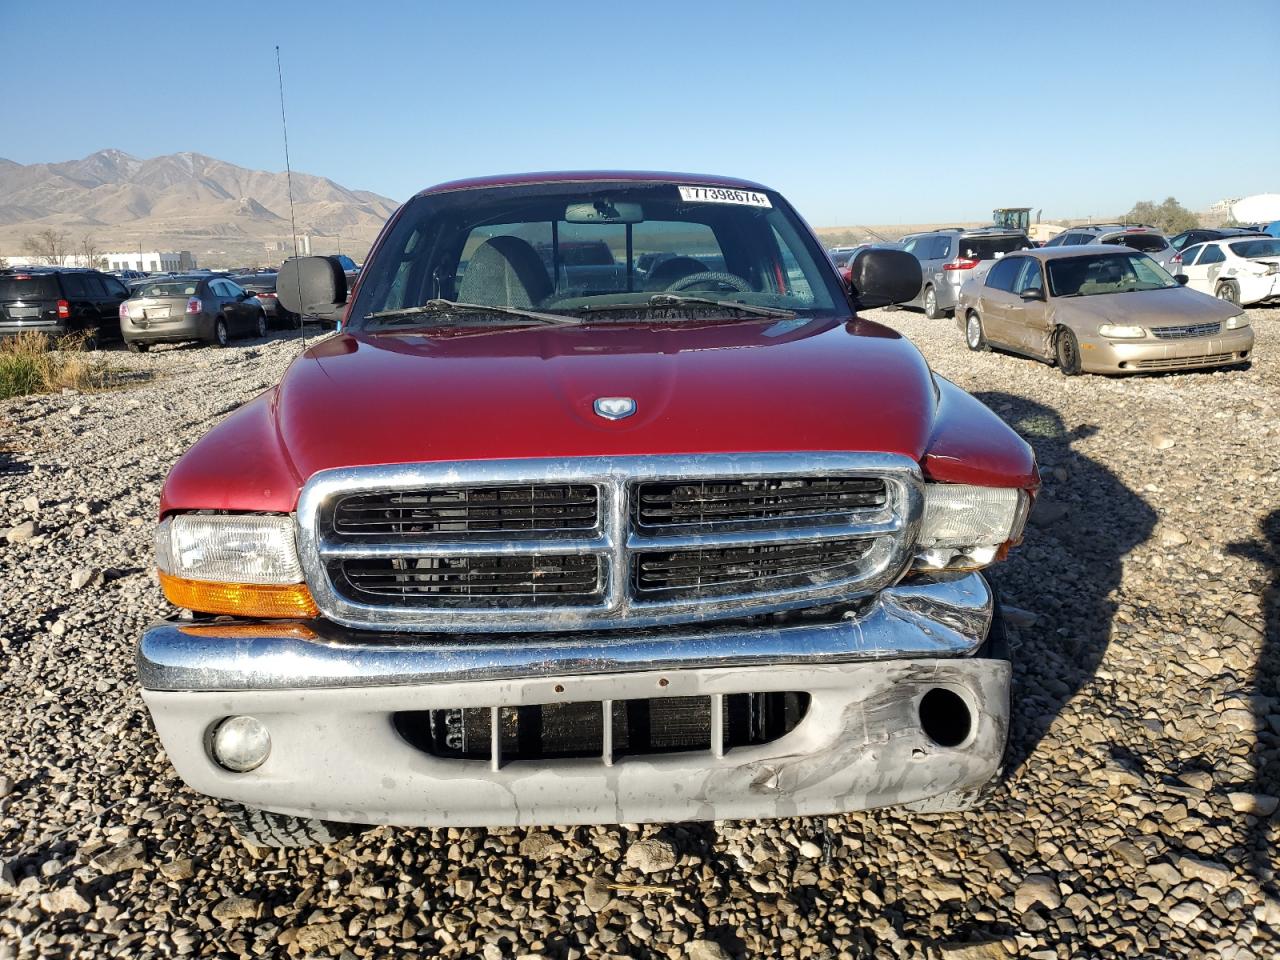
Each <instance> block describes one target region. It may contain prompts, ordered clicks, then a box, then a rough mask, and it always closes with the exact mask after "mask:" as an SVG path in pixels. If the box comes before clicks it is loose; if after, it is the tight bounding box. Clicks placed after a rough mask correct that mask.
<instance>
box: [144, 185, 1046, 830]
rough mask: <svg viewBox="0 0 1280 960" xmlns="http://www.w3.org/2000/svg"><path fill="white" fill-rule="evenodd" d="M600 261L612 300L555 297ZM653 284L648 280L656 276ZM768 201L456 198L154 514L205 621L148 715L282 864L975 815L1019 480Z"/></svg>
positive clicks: (395, 221) (727, 192)
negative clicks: (896, 812) (855, 817)
mask: <svg viewBox="0 0 1280 960" xmlns="http://www.w3.org/2000/svg"><path fill="white" fill-rule="evenodd" d="M584 244H591V245H592V248H593V249H598V250H604V249H606V248H607V250H608V251H609V252H610V255H611V256H612V257H613V258H614V267H613V268H610V269H592V270H590V271H581V270H574V269H569V270H565V269H561V263H562V258H563V257H564V256H565V255H566V254H567V253H571V252H572V251H574V250H581V249H583V248H584V247H583V245H584ZM642 265H643V268H641V267H642ZM850 279H851V284H850V285H845V284H843V283H842V282H841V280H840V278H839V277H838V276H837V274H836V271H835V269H834V267H833V266H832V265H831V263H830V261H829V260H828V259H827V257H826V255H825V254H824V252H823V250H822V247H821V246H820V245H819V243H818V241H817V239H816V238H815V236H814V235H813V233H812V231H811V230H810V229H809V228H808V227H807V226H806V225H805V224H804V222H803V221H802V220H801V218H800V217H799V216H798V215H797V214H796V212H795V211H794V210H793V209H792V208H791V206H790V205H788V204H787V202H786V201H785V200H784V199H783V198H782V197H781V196H779V195H778V194H777V193H775V192H774V191H772V190H770V189H768V188H766V187H763V186H760V185H759V184H755V183H749V182H746V181H740V180H732V179H726V178H720V177H705V176H689V175H683V174H653V173H618V172H610V173H561V174H540V175H523V176H512V177H499V178H490V179H484V180H472V181H463V182H455V183H448V184H444V185H442V186H438V187H434V188H432V189H429V190H426V191H424V192H422V193H420V194H419V195H417V196H416V197H414V198H413V199H412V200H410V201H409V202H408V203H406V204H405V205H404V206H403V207H402V208H401V209H400V210H399V211H398V212H397V213H396V214H395V215H394V216H393V217H392V219H391V220H390V221H389V222H388V224H387V225H386V227H385V228H384V230H383V232H382V234H381V236H380V237H379V239H378V241H377V243H376V244H375V246H374V249H373V251H372V253H371V254H370V257H369V259H368V261H367V263H366V265H365V267H364V269H363V271H362V273H361V275H360V279H359V282H358V284H357V285H356V288H355V290H354V291H353V293H352V294H351V295H350V296H349V295H348V292H347V289H346V282H345V281H346V278H345V277H344V274H343V271H342V270H341V267H340V265H338V264H337V263H335V262H334V261H333V260H331V259H326V258H319V257H313V258H305V259H301V260H293V261H290V262H289V263H287V264H286V265H285V267H284V269H283V270H281V272H280V276H279V278H278V292H279V297H280V299H281V301H282V302H284V304H285V306H286V307H287V309H289V310H291V311H294V312H297V313H302V314H304V315H308V316H312V317H319V318H321V319H323V320H329V321H333V322H336V323H338V325H339V327H340V331H339V333H338V334H337V335H335V336H332V337H330V338H328V339H326V340H323V341H321V342H320V343H318V344H316V345H315V346H313V347H312V348H311V349H309V350H307V351H306V352H305V353H303V354H302V355H301V356H300V357H299V358H298V359H297V360H296V361H294V363H293V364H292V366H290V368H289V370H288V371H287V372H286V374H285V376H284V378H283V379H282V380H281V382H280V383H279V384H278V385H277V386H276V387H274V388H272V389H271V390H269V391H267V392H266V393H264V394H262V395H261V396H259V397H258V398H257V399H255V400H252V401H250V402H249V403H247V404H246V405H245V406H243V407H242V408H241V409H239V410H238V411H236V412H235V413H233V414H232V415H231V416H229V417H228V418H227V419H226V420H224V421H223V422H222V423H220V424H219V425H218V426H216V427H215V428H214V429H212V430H211V431H210V432H209V433H208V434H207V435H206V436H205V437H204V438H203V439H201V440H200V441H199V442H198V443H196V444H195V446H193V447H192V448H191V449H190V450H189V451H187V453H186V454H185V455H184V456H183V457H182V458H181V460H179V462H178V463H177V465H176V466H175V467H174V468H173V470H172V472H171V473H170V474H169V477H168V479H167V481H166V483H165V485H164V491H163V495H162V498H161V504H160V524H159V527H158V530H157V541H156V554H157V564H158V567H159V577H160V583H161V586H162V588H163V590H164V593H165V595H166V596H167V597H168V599H169V600H170V601H171V602H172V603H173V604H174V605H175V606H177V607H181V608H185V609H186V610H187V611H190V613H186V614H184V615H182V616H180V617H175V618H173V619H171V620H168V621H165V622H162V623H159V624H156V625H155V626H153V627H152V628H150V629H149V630H147V631H146V633H145V635H144V636H143V638H142V640H141V642H140V645H139V650H138V665H139V672H140V680H141V685H142V688H143V696H144V698H145V700H146V703H147V705H148V707H149V708H150V711H151V714H152V717H153V719H154V721H155V725H156V729H157V731H158V733H159V735H160V738H161V741H162V742H163V744H164V746H165V749H166V750H167V752H168V754H169V757H170V759H171V760H172V762H173V764H174V766H175V767H176V768H177V770H178V772H179V773H180V774H181V775H182V777H183V778H184V779H185V780H186V782H187V783H188V784H190V785H191V786H192V787H193V788H194V789H196V790H198V791H200V792H202V793H205V794H209V795H212V796H215V797H219V798H222V799H224V800H225V801H227V807H228V810H229V811H230V815H231V817H232V824H233V826H234V827H235V829H236V830H237V831H238V832H239V833H240V834H241V835H242V836H243V837H244V838H246V839H247V840H249V841H250V842H252V843H254V844H257V845H284V846H290V845H306V844H314V843H323V842H326V841H328V840H330V839H332V838H334V837H335V836H337V835H338V834H340V833H342V832H345V831H349V830H351V829H356V828H357V827H358V826H359V825H366V824H400V825H408V826H412V825H503V824H549V823H559V824H564V823H598V822H634V821H669V820H679V819H720V818H736V817H774V816H792V815H806V814H829V813H832V812H839V811H847V810H853V809H861V808H868V807H876V806H882V805H886V804H904V805H909V806H912V807H914V808H916V809H922V810H943V809H957V808H964V807H967V806H969V805H971V804H973V803H975V802H976V801H977V800H978V798H979V797H980V796H981V795H982V792H983V790H984V788H985V787H986V786H987V785H989V784H990V783H991V782H993V780H994V779H995V778H996V777H997V775H998V772H999V770H1000V766H1001V757H1002V754H1003V751H1004V746H1005V741H1006V737H1007V730H1008V721H1009V678H1010V665H1009V662H1008V659H1007V653H1006V650H1005V647H1004V645H1003V640H1002V633H1001V630H1000V624H999V611H998V605H997V604H996V602H995V599H994V597H993V594H992V591H991V589H990V588H989V586H988V584H987V582H986V580H985V579H984V577H983V576H982V574H981V573H980V572H978V571H979V570H980V569H981V568H982V567H985V566H987V565H988V564H991V563H992V562H995V561H997V560H999V559H1001V558H1002V557H1003V556H1004V554H1005V552H1006V551H1007V550H1008V549H1009V547H1010V546H1011V545H1013V544H1015V543H1016V542H1017V541H1018V539H1019V538H1020V535H1021V530H1022V526H1023V522H1024V520H1025V517H1026V515H1027V511H1028V509H1029V507H1030V502H1031V498H1032V496H1033V495H1034V493H1035V490H1036V488H1037V485H1038V475H1037V471H1036V465H1035V461H1034V458H1033V455H1032V453H1031V450H1030V448H1029V447H1028V446H1027V445H1026V444H1025V443H1024V442H1023V441H1022V440H1021V439H1020V438H1019V437H1018V436H1017V435H1016V434H1015V433H1014V432H1013V431H1012V430H1010V429H1009V428H1008V427H1007V426H1006V425H1005V424H1004V423H1003V422H1002V421H1001V420H1000V419H999V418H997V417H996V416H995V415H994V414H993V413H991V411H989V410H988V409H987V408H986V407H984V406H983V405H982V404H981V403H979V402H978V401H976V400H975V399H973V398H972V397H970V396H969V395H968V394H966V393H965V392H963V391H962V390H960V389H958V388H957V387H955V386H954V385H952V384H951V383H949V382H947V381H946V380H944V379H942V378H941V377H938V376H936V375H934V374H933V373H931V371H930V370H929V367H928V365H927V364H926V363H925V361H924V359H923V358H922V357H921V355H920V354H919V353H918V352H917V351H916V349H915V348H914V347H913V346H912V345H911V344H910V343H909V342H908V341H907V340H905V339H904V338H903V337H901V336H900V335H899V334H897V333H895V332H894V331H893V330H890V329H888V328H886V327H883V326H881V325H879V324H876V323H873V322H870V321H868V320H864V319H861V318H859V316H858V314H857V311H858V309H859V308H861V307H870V306H874V305H882V304H885V303H890V302H901V301H905V300H910V299H911V298H912V297H913V296H915V294H916V293H917V292H918V290H919V286H920V271H919V266H918V264H917V263H916V261H915V259H914V258H913V257H911V256H910V255H909V254H906V253H903V252H902V251H898V250H883V249H880V250H876V249H873V250H867V251H864V252H862V253H861V254H860V255H859V256H858V258H857V259H855V261H854V263H853V264H852V266H851V278H850Z"/></svg>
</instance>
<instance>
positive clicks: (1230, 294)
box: [1213, 280, 1240, 307]
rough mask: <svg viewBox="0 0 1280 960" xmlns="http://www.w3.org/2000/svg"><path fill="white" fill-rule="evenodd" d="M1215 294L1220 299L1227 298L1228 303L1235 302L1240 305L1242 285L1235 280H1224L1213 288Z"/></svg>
mask: <svg viewBox="0 0 1280 960" xmlns="http://www.w3.org/2000/svg"><path fill="white" fill-rule="evenodd" d="M1213 295H1214V296H1215V297H1217V298H1218V299H1219V300H1225V301H1227V303H1230V304H1234V305H1235V306H1237V307H1238V306H1240V287H1239V286H1238V285H1237V284H1236V282H1235V281H1234V280H1224V281H1223V282H1222V283H1220V284H1218V285H1217V286H1216V287H1215V288H1214V290H1213Z"/></svg>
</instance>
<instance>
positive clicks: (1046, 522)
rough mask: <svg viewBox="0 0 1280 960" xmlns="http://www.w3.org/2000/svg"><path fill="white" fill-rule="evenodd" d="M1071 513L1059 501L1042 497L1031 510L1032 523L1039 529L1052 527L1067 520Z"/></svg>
mask: <svg viewBox="0 0 1280 960" xmlns="http://www.w3.org/2000/svg"><path fill="white" fill-rule="evenodd" d="M1069 512H1070V511H1069V510H1068V509H1067V505H1066V504H1065V503H1062V502H1060V501H1058V500H1049V499H1048V498H1046V497H1040V498H1038V499H1037V500H1036V502H1035V505H1034V506H1033V507H1032V508H1031V517H1030V518H1029V519H1030V522H1031V523H1032V524H1033V525H1034V526H1037V527H1050V526H1053V524H1055V523H1058V522H1059V521H1061V520H1063V519H1065V518H1066V516H1067V514H1068V513H1069Z"/></svg>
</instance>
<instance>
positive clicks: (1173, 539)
mask: <svg viewBox="0 0 1280 960" xmlns="http://www.w3.org/2000/svg"><path fill="white" fill-rule="evenodd" d="M1160 542H1161V543H1162V544H1164V545H1165V546H1166V547H1180V546H1182V545H1183V544H1184V543H1186V542H1187V535H1186V534H1185V533H1183V532H1182V531H1181V530H1172V529H1170V530H1162V531H1161V532H1160Z"/></svg>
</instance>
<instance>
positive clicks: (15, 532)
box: [4, 520, 36, 543]
mask: <svg viewBox="0 0 1280 960" xmlns="http://www.w3.org/2000/svg"><path fill="white" fill-rule="evenodd" d="M35 535H36V523H35V521H34V520H24V521H23V522H22V523H20V524H18V525H17V526H16V527H10V528H9V530H8V532H7V533H5V535H4V538H5V539H6V540H8V541H9V542H10V543H24V542H26V541H27V540H30V539H31V538H32V537H34V536H35Z"/></svg>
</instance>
